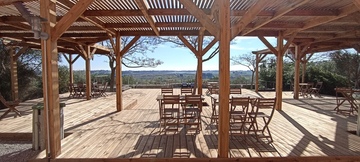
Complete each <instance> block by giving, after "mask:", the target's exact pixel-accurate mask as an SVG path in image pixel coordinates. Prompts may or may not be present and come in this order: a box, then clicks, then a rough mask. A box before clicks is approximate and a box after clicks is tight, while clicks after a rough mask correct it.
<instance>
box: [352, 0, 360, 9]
mask: <svg viewBox="0 0 360 162" xmlns="http://www.w3.org/2000/svg"><path fill="white" fill-rule="evenodd" d="M353 2H354V4H355V6H356V7H357V8H359V9H360V0H353Z"/></svg>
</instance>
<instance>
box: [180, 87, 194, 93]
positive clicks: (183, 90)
mask: <svg viewBox="0 0 360 162" xmlns="http://www.w3.org/2000/svg"><path fill="white" fill-rule="evenodd" d="M192 92H193V89H192V88H181V94H192Z"/></svg>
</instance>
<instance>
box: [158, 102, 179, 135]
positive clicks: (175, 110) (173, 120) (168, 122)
mask: <svg viewBox="0 0 360 162" xmlns="http://www.w3.org/2000/svg"><path fill="white" fill-rule="evenodd" d="M179 125H180V95H163V99H162V100H161V110H160V126H163V127H164V129H163V130H164V131H165V134H166V132H168V131H173V132H177V131H178V128H179Z"/></svg>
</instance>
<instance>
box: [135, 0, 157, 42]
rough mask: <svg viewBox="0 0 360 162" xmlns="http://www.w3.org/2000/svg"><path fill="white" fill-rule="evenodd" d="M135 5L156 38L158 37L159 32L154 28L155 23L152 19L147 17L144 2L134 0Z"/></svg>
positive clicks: (142, 0) (146, 8)
mask: <svg viewBox="0 0 360 162" xmlns="http://www.w3.org/2000/svg"><path fill="white" fill-rule="evenodd" d="M135 2H136V4H137V5H138V7H139V9H140V10H141V12H142V13H143V15H144V17H145V19H146V20H147V21H148V23H149V24H150V26H151V28H152V29H153V31H154V32H155V34H156V35H157V36H159V35H160V34H159V30H158V28H157V27H156V26H155V22H154V19H153V18H152V17H151V16H150V15H149V13H148V7H147V5H146V4H145V2H144V0H135Z"/></svg>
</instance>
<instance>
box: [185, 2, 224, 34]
mask: <svg viewBox="0 0 360 162" xmlns="http://www.w3.org/2000/svg"><path fill="white" fill-rule="evenodd" d="M179 1H180V3H182V4H183V5H184V6H185V8H186V9H187V10H188V11H189V12H190V13H191V14H192V15H193V16H194V17H196V19H198V20H199V22H200V23H201V24H202V25H203V26H204V27H205V28H206V30H208V31H209V32H210V33H211V34H212V35H213V36H215V38H218V37H219V36H218V35H219V33H218V30H219V25H218V24H215V23H213V21H212V20H211V19H210V18H209V17H208V16H207V15H206V14H205V13H204V11H202V10H201V9H199V8H198V7H197V6H196V4H195V3H194V2H192V1H189V0H179Z"/></svg>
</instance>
